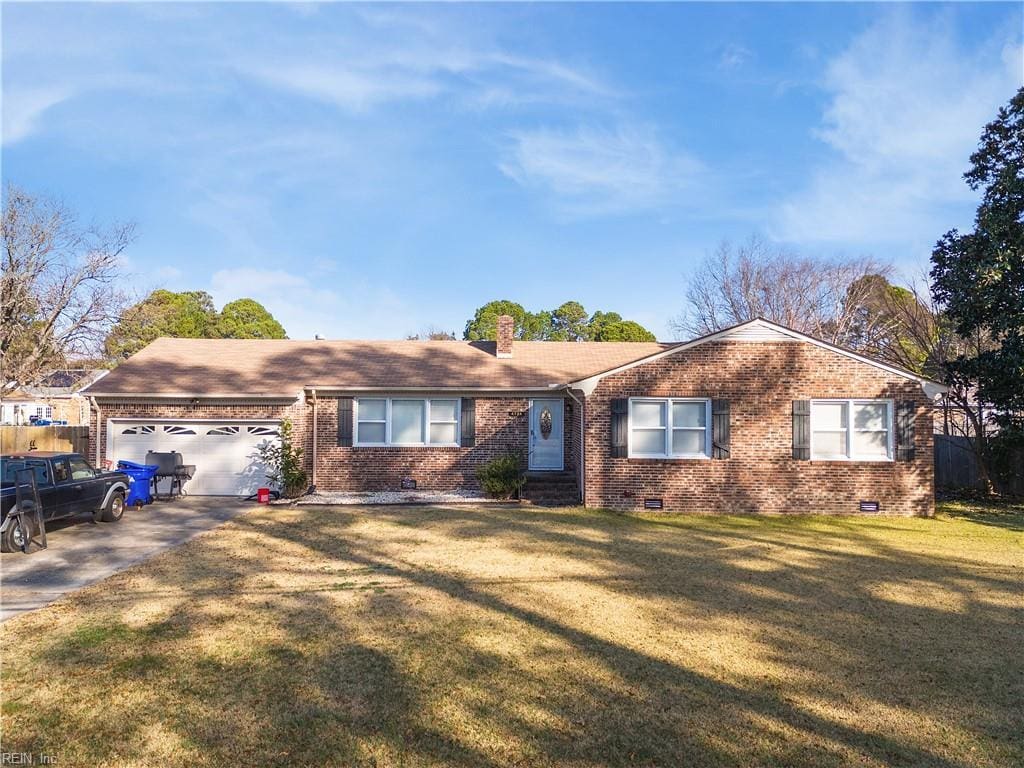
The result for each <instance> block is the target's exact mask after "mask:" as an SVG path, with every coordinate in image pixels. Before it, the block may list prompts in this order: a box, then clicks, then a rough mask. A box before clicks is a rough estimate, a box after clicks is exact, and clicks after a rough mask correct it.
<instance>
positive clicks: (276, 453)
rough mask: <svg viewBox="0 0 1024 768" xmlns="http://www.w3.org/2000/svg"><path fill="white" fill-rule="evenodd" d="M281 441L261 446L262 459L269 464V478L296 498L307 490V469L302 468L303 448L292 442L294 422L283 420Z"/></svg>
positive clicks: (284, 493) (268, 442)
mask: <svg viewBox="0 0 1024 768" xmlns="http://www.w3.org/2000/svg"><path fill="white" fill-rule="evenodd" d="M280 433H281V443H280V445H278V444H277V443H272V442H271V441H269V440H268V441H267V442H265V443H264V444H263V445H261V446H260V447H259V454H260V459H261V460H262V461H263V463H264V464H266V465H267V480H269V481H270V483H271V484H272V485H276V486H277V487H278V488H279V489H280V490H281V494H282V495H284V496H285V497H287V498H289V499H294V498H295V497H296V496H299V495H301V494H302V492H303V491H305V490H306V471H305V470H304V469H303V468H302V449H301V448H299V447H298V446H296V445H295V444H294V443H292V423H291V422H290V421H288V419H285V420H284V421H282V422H281V428H280Z"/></svg>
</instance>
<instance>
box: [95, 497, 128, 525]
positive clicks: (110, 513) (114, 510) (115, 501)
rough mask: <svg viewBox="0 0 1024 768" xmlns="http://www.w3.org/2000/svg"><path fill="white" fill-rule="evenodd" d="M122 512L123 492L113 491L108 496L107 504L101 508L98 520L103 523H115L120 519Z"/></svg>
mask: <svg viewBox="0 0 1024 768" xmlns="http://www.w3.org/2000/svg"><path fill="white" fill-rule="evenodd" d="M123 514H124V494H123V493H115V494H114V495H113V496H111V497H110V501H108V502H107V506H105V507H104V508H103V513H102V514H101V515H100V520H102V521H103V522H104V523H116V522H117V521H118V520H120V519H121V516H122V515H123Z"/></svg>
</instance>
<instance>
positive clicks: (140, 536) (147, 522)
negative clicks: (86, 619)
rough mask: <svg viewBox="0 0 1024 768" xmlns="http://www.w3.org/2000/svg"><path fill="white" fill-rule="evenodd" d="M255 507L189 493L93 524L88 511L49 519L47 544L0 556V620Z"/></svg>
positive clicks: (61, 594) (129, 509)
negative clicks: (82, 513) (37, 548)
mask: <svg viewBox="0 0 1024 768" xmlns="http://www.w3.org/2000/svg"><path fill="white" fill-rule="evenodd" d="M254 506H256V505H255V504H253V502H243V501H238V500H235V499H230V498H224V497H213V496H206V497H193V498H186V499H181V500H179V501H164V502H156V503H155V504H150V505H149V506H146V507H143V508H142V509H141V510H136V509H135V508H134V507H129V508H128V509H126V510H125V513H124V517H123V518H121V520H120V522H117V523H93V522H92V518H91V517H90V516H84V517H76V518H69V519H67V520H60V521H56V522H54V523H51V525H50V526H47V529H46V539H47V548H46V549H44V550H40V551H38V552H34V553H32V554H31V555H25V554H23V553H21V552H11V553H5V554H2V555H0V621H6V620H7V619H9V618H11V617H12V616H17V615H18V614H20V613H23V612H25V611H31V610H35V609H36V608H40V607H42V606H44V605H46V604H47V603H51V602H53V601H54V600H58V599H59V598H61V597H63V596H64V595H66V594H67V593H68V592H72V591H74V590H76V589H80V588H81V587H85V586H88V585H89V584H93V583H95V582H97V581H100V580H101V579H105V578H106V577H107V576H110V575H111V574H113V573H117V572H118V571H121V570H124V569H125V568H127V567H128V566H130V565H132V564H134V563H138V562H141V561H142V560H146V559H147V558H150V557H152V556H153V555H156V554H158V553H160V552H163V551H164V550H167V549H170V548H171V547H176V546H177V545H179V544H182V543H184V542H186V541H188V540H189V539H191V538H192V537H193V536H195V535H197V534H199V533H202V532H203V531H208V530H210V529H211V528H215V527H217V526H218V525H220V524H221V523H223V522H225V521H227V520H230V519H231V518H233V517H235V516H237V515H239V514H241V513H242V512H245V511H247V510H250V509H252V508H253V507H254Z"/></svg>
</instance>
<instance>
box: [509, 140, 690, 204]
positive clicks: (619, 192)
mask: <svg viewBox="0 0 1024 768" xmlns="http://www.w3.org/2000/svg"><path fill="white" fill-rule="evenodd" d="M511 139H512V147H511V149H510V151H509V152H508V154H507V157H506V158H505V159H504V160H503V161H502V162H501V163H500V165H499V167H500V168H501V171H502V172H503V173H504V174H505V175H506V176H508V177H509V178H510V179H513V180H514V181H516V182H517V183H518V184H520V185H521V186H523V187H524V188H526V189H530V190H534V191H538V192H540V193H542V194H545V195H547V196H548V197H549V198H550V199H551V201H552V202H553V203H554V205H555V206H556V208H558V209H559V210H562V211H565V212H567V213H570V214H576V215H599V214H603V213H618V212H627V211H633V210H644V209H652V208H658V207H660V206H663V205H666V204H668V203H671V202H673V201H676V200H678V199H679V197H680V195H682V194H683V193H684V192H686V191H688V190H692V189H693V188H694V187H695V186H696V185H697V183H698V181H699V179H700V177H701V176H702V174H703V166H702V165H701V163H700V162H699V161H698V160H697V159H696V158H694V157H693V156H691V155H690V154H688V153H686V152H683V151H681V150H677V149H673V148H671V147H669V146H667V145H666V144H665V143H664V142H663V141H661V140H660V139H659V137H658V136H657V134H656V133H655V132H654V131H653V130H651V129H648V128H638V127H619V128H617V129H614V130H598V129H593V128H579V129H577V130H575V131H571V132H566V131H559V130H551V129H539V130H532V131H517V132H514V133H512V134H511Z"/></svg>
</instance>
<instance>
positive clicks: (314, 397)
mask: <svg viewBox="0 0 1024 768" xmlns="http://www.w3.org/2000/svg"><path fill="white" fill-rule="evenodd" d="M312 392H313V473H312V479H311V480H310V485H312V486H313V487H316V433H317V428H316V427H317V425H316V390H315V389H314V390H312Z"/></svg>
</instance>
